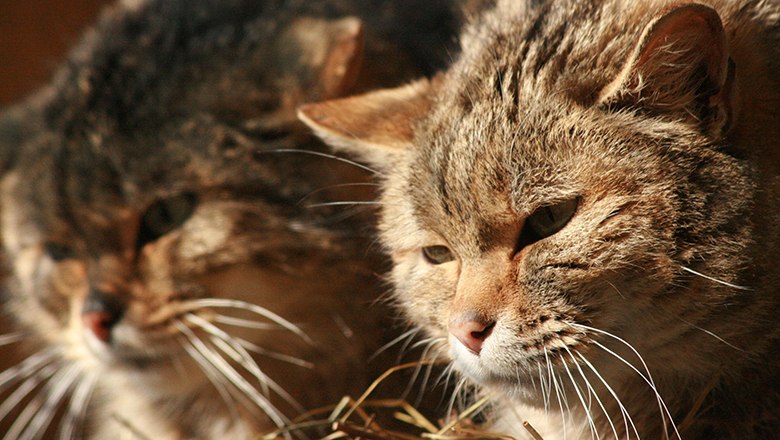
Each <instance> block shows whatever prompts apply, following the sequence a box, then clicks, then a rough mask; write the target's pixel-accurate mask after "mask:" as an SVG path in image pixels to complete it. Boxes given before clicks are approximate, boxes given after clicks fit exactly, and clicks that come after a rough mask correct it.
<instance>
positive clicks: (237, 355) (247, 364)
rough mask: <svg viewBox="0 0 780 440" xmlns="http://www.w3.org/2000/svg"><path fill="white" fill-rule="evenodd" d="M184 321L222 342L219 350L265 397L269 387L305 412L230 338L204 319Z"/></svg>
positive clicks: (196, 318)
mask: <svg viewBox="0 0 780 440" xmlns="http://www.w3.org/2000/svg"><path fill="white" fill-rule="evenodd" d="M185 319H187V320H188V321H189V322H190V323H192V324H194V325H197V326H198V327H200V328H201V329H203V330H204V331H206V332H207V333H209V334H211V335H212V336H214V337H216V338H218V339H217V340H219V341H221V342H222V344H220V345H219V347H220V349H222V350H223V351H224V352H225V353H226V354H228V356H231V357H232V358H233V360H234V361H236V362H238V363H239V364H240V365H241V366H242V367H244V368H245V369H246V370H247V371H248V372H250V373H251V374H252V375H253V376H255V378H257V380H258V381H260V384H261V386H263V388H264V390H265V392H266V395H268V393H267V392H268V390H267V388H268V387H270V388H271V389H272V390H273V391H274V392H275V393H276V394H278V395H279V396H280V397H282V398H283V399H284V400H285V401H286V402H287V403H289V404H290V406H292V407H293V408H295V409H296V410H297V411H299V412H304V411H305V410H304V408H303V407H302V406H301V405H300V404H299V403H298V402H297V401H296V400H295V399H294V398H293V397H292V396H291V395H290V394H289V393H288V392H287V391H285V390H284V388H282V387H281V386H279V384H277V383H276V382H275V381H274V380H273V379H271V378H270V377H268V375H266V374H265V373H263V371H262V370H261V369H260V367H259V366H258V365H257V363H256V362H255V360H254V359H252V355H250V354H249V353H248V352H247V351H246V350H245V349H244V348H243V347H242V346H241V344H240V343H239V342H238V341H236V340H235V339H234V338H233V337H232V336H230V335H229V334H227V333H226V332H224V331H222V330H221V329H219V328H218V327H216V326H214V325H213V324H211V323H210V322H208V321H206V320H205V319H203V318H201V317H200V316H197V315H192V314H190V315H187V316H186V317H185ZM225 344H226V346H225ZM226 349H227V350H226Z"/></svg>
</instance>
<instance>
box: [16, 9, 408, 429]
mask: <svg viewBox="0 0 780 440" xmlns="http://www.w3.org/2000/svg"><path fill="white" fill-rule="evenodd" d="M277 3H279V4H277ZM309 12H311V16H308V15H307V10H306V8H305V7H302V10H286V9H285V8H284V7H283V5H282V4H281V3H280V2H200V3H198V6H197V7H192V5H190V4H189V2H187V1H180V2H179V1H156V2H143V3H141V4H138V5H134V6H133V7H132V8H130V9H119V10H114V11H112V12H110V13H108V14H106V15H105V16H104V17H103V18H102V20H101V21H100V23H99V24H98V26H97V27H96V28H95V29H94V30H93V31H91V33H90V34H89V35H87V37H86V40H85V41H84V42H83V43H82V44H81V45H80V46H78V47H77V49H76V50H75V51H74V53H73V54H72V55H71V57H70V59H69V63H68V66H66V67H65V68H64V69H62V70H61V71H60V72H59V73H58V75H57V77H56V78H55V80H54V81H53V83H52V85H51V86H49V87H48V88H47V89H46V90H44V91H42V92H41V93H40V94H39V95H37V96H36V97H33V98H32V99H31V100H30V101H28V102H27V103H25V104H24V105H21V106H18V107H16V108H14V109H11V110H8V111H6V112H5V113H4V114H3V116H2V119H1V120H2V122H0V144H1V145H2V150H3V157H2V162H3V168H4V172H5V174H4V176H3V180H2V209H1V211H2V231H3V236H2V237H3V238H2V242H3V246H4V250H5V257H6V259H7V262H8V263H9V265H10V266H11V267H10V271H11V276H10V280H9V281H8V289H9V291H10V293H9V300H8V304H7V305H5V304H4V308H6V309H8V310H11V311H12V313H13V315H14V316H15V317H16V319H17V320H18V321H20V322H21V324H22V325H23V327H24V328H25V329H26V333H27V335H28V336H27V339H28V340H30V341H31V342H32V341H34V340H35V341H39V342H41V343H42V345H43V346H44V347H45V348H44V351H42V352H41V354H40V355H39V356H38V357H37V358H31V359H33V360H32V361H30V360H29V359H28V361H25V363H23V364H20V366H21V371H27V374H28V376H29V375H35V374H38V373H37V371H38V370H39V369H40V368H43V367H44V366H45V365H59V364H58V363H60V364H62V361H63V360H64V362H65V363H64V364H63V365H67V368H66V367H63V368H61V369H60V370H58V371H57V372H56V373H54V376H53V377H55V378H56V379H58V380H59V381H60V382H61V383H63V384H64V383H68V382H67V381H71V382H69V383H70V384H71V385H70V386H71V388H70V389H69V390H66V391H73V392H74V393H75V394H76V395H81V396H82V397H83V396H84V395H85V393H86V391H87V388H83V387H81V386H80V385H77V383H90V381H92V380H93V379H98V380H99V381H101V382H103V384H104V385H108V386H107V389H111V388H114V387H116V388H118V389H122V384H123V383H124V382H123V380H124V379H128V378H129V379H130V383H132V384H135V385H132V389H131V392H129V393H127V394H132V392H137V391H139V390H141V393H142V394H143V393H145V394H147V395H149V396H150V398H149V400H150V401H151V402H155V403H153V405H154V408H157V409H156V410H159V411H160V412H161V413H170V414H176V413H177V411H179V412H182V411H186V410H189V409H191V408H195V409H196V410H198V411H200V414H201V415H202V416H203V417H202V418H201V419H198V418H197V417H193V420H189V421H187V423H189V422H192V424H193V425H197V424H198V423H200V424H201V425H208V424H209V423H212V420H213V418H212V416H214V415H215V414H217V415H218V414H222V413H224V412H226V411H235V409H234V408H227V407H225V406H224V405H218V404H214V400H215V399H221V397H220V396H221V394H220V393H223V390H221V389H220V388H219V387H228V388H230V387H235V388H236V389H237V390H241V391H240V392H238V391H235V390H233V391H230V393H233V394H238V397H237V402H239V403H238V404H239V405H244V407H245V409H244V410H242V411H246V412H248V413H249V414H253V413H257V412H259V411H265V412H266V413H267V417H265V416H263V417H260V419H271V421H272V422H275V423H282V421H283V417H282V416H281V415H280V411H278V410H277V409H274V405H276V406H278V407H279V408H280V409H281V410H284V409H288V408H289V407H290V406H293V403H292V402H293V399H291V398H289V397H286V396H287V395H286V394H285V392H284V391H283V390H282V389H281V388H280V386H279V385H276V384H275V383H274V382H273V379H267V378H266V377H265V376H264V374H269V375H273V369H274V368H276V369H279V370H280V371H283V372H284V373H285V374H284V375H283V378H286V377H293V376H294V375H291V374H289V370H290V369H294V370H296V371H301V372H305V371H307V368H305V367H307V366H309V367H310V362H311V360H312V359H310V358H309V359H298V357H299V356H302V355H301V354H300V353H305V352H306V350H308V351H309V352H313V349H312V346H311V340H310V337H309V336H307V335H306V334H304V329H301V328H299V327H298V326H296V325H295V324H293V323H292V322H291V321H296V322H301V321H302V320H304V318H305V317H306V316H307V315H311V313H309V312H310V311H311V310H310V309H309V307H311V309H316V308H317V307H320V305H321V304H324V303H327V302H328V301H333V302H337V301H336V300H335V299H334V298H333V295H331V294H332V293H333V292H336V291H338V289H341V288H343V286H342V284H346V283H349V282H350V281H349V280H350V279H351V278H350V277H359V276H364V275H366V274H365V273H363V272H361V271H364V272H368V270H364V269H361V267H362V265H361V264H360V263H355V262H354V261H355V257H354V256H355V255H356V254H360V255H361V256H363V255H365V251H364V250H361V251H360V252H356V251H355V248H356V246H357V243H358V242H359V241H360V238H359V236H360V232H359V230H360V226H358V225H359V224H360V222H361V221H362V220H358V219H357V217H353V218H346V216H344V217H342V218H339V217H340V216H341V215H342V214H343V211H342V210H340V209H339V208H333V207H329V206H325V205H326V204H327V202H329V201H332V200H354V199H355V198H358V197H361V194H360V191H358V190H354V188H359V187H351V188H349V187H343V186H342V187H339V186H338V184H339V183H344V182H352V183H354V182H362V181H364V180H365V179H366V176H365V172H364V171H362V170H360V169H359V168H356V167H354V166H351V165H347V164H345V163H342V162H339V161H334V160H330V159H328V158H327V157H326V156H329V155H327V154H326V153H324V152H323V151H322V150H323V145H322V144H321V143H320V142H319V141H318V140H317V139H316V138H315V137H314V136H312V135H311V134H310V133H308V130H307V129H306V128H305V126H304V125H303V124H302V123H300V122H298V121H297V118H296V116H295V109H296V106H297V105H298V104H299V103H301V102H303V101H304V100H311V99H326V98H333V97H337V96H339V95H341V94H343V93H345V92H346V91H347V90H349V89H350V88H351V87H352V85H353V84H356V83H357V82H358V78H359V73H358V71H359V65H360V54H361V50H362V47H363V35H362V26H361V23H360V21H359V20H358V19H355V18H327V16H325V17H324V18H323V15H322V14H319V15H318V12H317V10H316V9H313V10H312V11H309ZM417 74H419V73H417ZM334 185H336V186H335V187H334ZM364 188H365V187H364ZM337 214H338V216H337ZM353 214H354V213H353ZM353 266H354V267H353ZM347 267H349V269H346V268H347ZM322 268H329V269H332V270H333V271H334V273H331V272H329V271H328V270H323V269H322ZM336 271H338V272H339V273H338V276H336V274H335V272H336ZM329 274H330V275H329ZM352 274H355V275H352ZM331 275H332V277H331ZM331 278H332V279H331ZM363 285H364V286H365V285H366V284H363ZM353 300H354V298H353ZM367 300H368V298H367ZM359 301H360V300H357V302H359ZM279 315H284V316H285V317H281V316H279ZM315 315H316V314H315ZM326 318H327V319H328V320H330V321H332V319H333V316H332V315H330V314H329V315H328V316H327V317H326ZM323 319H325V318H323ZM315 320H316V317H315V318H311V319H309V322H314V321H315ZM312 337H313V336H312ZM342 339H343V338H342ZM251 350H256V351H257V352H259V353H260V354H257V353H253V354H252V355H251V356H250V354H249V352H250V351H251ZM344 351H345V358H347V357H349V355H348V354H346V353H347V351H348V349H346V348H345V349H344ZM253 356H254V357H257V358H259V359H261V360H258V361H257V362H260V364H261V365H263V368H264V371H265V373H260V372H257V371H259V370H257V371H256V370H255V369H254V368H256V367H253V366H252V365H253V362H254V361H251V362H249V361H248V360H247V359H249V360H251V359H253ZM36 359H37V360H36ZM55 359H59V360H55ZM34 362H41V363H39V364H34ZM242 363H243V366H244V367H245V368H243V369H242V367H237V366H236V365H237V364H242ZM275 363H279V365H278V366H275V365H276V364H275ZM290 363H293V364H295V365H292V366H290ZM36 365H37V367H36ZM204 365H205V366H204ZM231 365H232V366H231ZM301 365H303V366H301ZM34 367H35V368H34ZM15 368H17V370H18V369H19V367H15ZM25 368H26V370H25ZM46 368H49V367H46ZM268 368H270V369H271V371H270V372H269V370H268ZM231 369H237V370H238V371H239V372H240V373H241V374H239V373H235V371H233V370H231ZM201 370H202V371H201ZM74 371H76V372H77V373H78V375H81V376H82V377H86V378H89V380H84V381H82V382H77V381H75V380H74V378H75V377H76V376H75V375H73V374H75V373H73V372H74ZM231 372H232V373H231ZM9 374H10V373H9ZM231 374H232V375H234V376H235V378H234V379H233V378H231V377H232V376H231ZM19 377H20V379H19V380H22V379H24V376H23V375H20V376H19ZM133 381H139V382H133ZM211 381H216V382H217V387H216V388H215V387H214V385H212V384H211ZM52 382H57V381H55V380H53V381H52ZM292 383H294V381H293V382H292ZM57 386H60V385H57ZM85 386H86V385H85ZM301 386H303V385H301ZM264 387H268V388H270V389H271V390H272V391H271V392H270V393H269V396H270V395H273V396H275V397H267V396H263V395H262V393H261V391H259V390H262V389H263V388H264ZM282 387H283V386H282ZM204 390H205V391H204ZM246 390H248V391H246ZM288 391H290V392H293V391H292V390H290V389H288ZM197 393H201V394H197ZM117 394H121V393H117ZM310 394H311V393H310ZM298 395H299V396H300V395H303V396H305V393H298ZM279 396H282V397H279ZM212 397H213V398H212ZM222 397H224V396H222ZM113 398H114V397H112V399H113ZM285 399H286V400H288V401H289V402H290V403H285V402H284V400H285ZM269 401H273V402H274V403H268V402H269ZM264 402H265V403H264ZM264 405H265V406H264ZM74 406H75V405H74ZM80 410H82V408H75V410H74V411H75V412H76V413H77V412H78V411H80ZM171 418H172V419H174V417H173V416H172V417H171ZM182 424H184V420H183V419H182ZM223 427H224V426H223ZM71 428H72V426H71ZM218 428H220V426H219V425H216V427H214V429H218ZM63 429H65V428H63ZM190 429H192V430H193V432H198V431H197V429H195V428H193V427H192V426H191V427H190Z"/></svg>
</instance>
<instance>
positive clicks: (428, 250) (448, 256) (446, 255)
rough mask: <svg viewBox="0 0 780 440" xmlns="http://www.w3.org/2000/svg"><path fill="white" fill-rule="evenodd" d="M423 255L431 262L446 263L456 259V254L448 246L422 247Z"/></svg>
mask: <svg viewBox="0 0 780 440" xmlns="http://www.w3.org/2000/svg"><path fill="white" fill-rule="evenodd" d="M422 252H423V256H424V257H425V259H426V260H427V261H428V262H429V263H431V264H444V263H449V262H450V261H453V260H455V255H453V254H452V251H451V250H450V249H449V248H448V247H447V246H441V245H439V246H427V247H424V248H423V249H422Z"/></svg>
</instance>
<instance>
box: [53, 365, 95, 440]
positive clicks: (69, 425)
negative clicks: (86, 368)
mask: <svg viewBox="0 0 780 440" xmlns="http://www.w3.org/2000/svg"><path fill="white" fill-rule="evenodd" d="M96 384H97V375H96V374H92V375H88V376H86V378H84V379H82V381H81V382H80V383H79V384H78V385H77V386H76V390H75V391H73V395H72V396H71V398H70V402H69V404H68V409H67V410H66V412H65V417H64V420H63V423H62V429H60V439H62V440H71V439H73V438H77V437H80V436H79V435H78V432H77V431H79V430H82V429H83V428H84V419H85V416H86V413H87V406H88V404H89V400H90V398H91V397H92V392H93V391H94V390H95V385H96Z"/></svg>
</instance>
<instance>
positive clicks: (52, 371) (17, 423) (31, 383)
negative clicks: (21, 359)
mask: <svg viewBox="0 0 780 440" xmlns="http://www.w3.org/2000/svg"><path fill="white" fill-rule="evenodd" d="M62 374H63V371H62V370H59V371H58V370H57V368H56V367H55V366H54V365H47V366H46V367H44V368H43V369H41V370H40V371H39V372H38V373H36V374H35V375H34V376H32V377H30V378H29V379H27V380H26V381H25V382H24V383H23V384H22V385H21V386H19V388H18V389H17V390H16V392H14V393H13V394H12V395H11V397H9V399H8V400H7V401H6V402H5V403H8V402H11V406H10V408H16V407H17V405H19V403H21V402H22V401H23V400H24V398H25V397H28V396H29V395H30V393H32V392H33V391H35V389H36V388H38V386H39V385H40V384H41V383H43V382H46V383H47V386H44V387H42V388H41V389H38V391H37V392H36V393H35V396H33V397H32V400H30V401H29V402H27V405H25V406H24V408H23V409H22V412H20V413H19V414H18V415H17V416H16V418H15V419H14V423H13V425H11V427H10V428H9V429H8V431H6V433H5V436H4V437H3V440H16V439H18V438H19V436H20V435H21V433H22V431H23V430H24V428H25V426H27V424H28V423H29V422H30V419H31V418H32V417H33V416H34V415H35V413H37V412H38V410H39V409H40V408H41V407H42V406H43V403H44V399H43V398H41V395H42V394H44V393H45V392H46V391H47V389H48V385H50V384H51V383H52V382H51V381H54V382H55V383H56V380H55V379H57V378H59V377H60V376H62ZM17 393H18V395H17ZM9 412H10V409H9ZM7 415H8V414H7V413H6V414H3V415H2V416H0V420H2V419H3V418H5V417H6V416H7Z"/></svg>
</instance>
